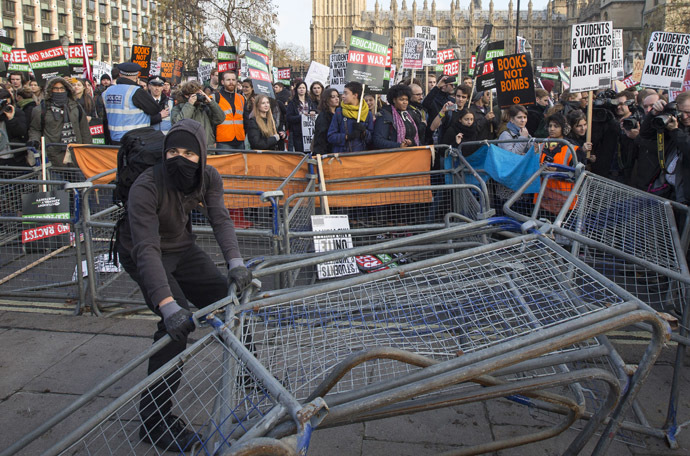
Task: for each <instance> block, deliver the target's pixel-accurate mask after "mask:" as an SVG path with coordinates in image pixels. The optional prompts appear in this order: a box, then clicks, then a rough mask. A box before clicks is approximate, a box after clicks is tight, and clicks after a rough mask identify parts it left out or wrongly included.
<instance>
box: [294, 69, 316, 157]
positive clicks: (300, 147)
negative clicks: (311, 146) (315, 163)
mask: <svg viewBox="0 0 690 456" xmlns="http://www.w3.org/2000/svg"><path fill="white" fill-rule="evenodd" d="M317 106H318V105H316V104H315V103H314V101H313V100H312V99H311V98H310V97H309V96H308V95H307V84H306V83H305V82H304V81H302V82H300V83H298V84H297V86H296V87H295V95H294V96H293V97H292V100H290V103H288V106H287V124H288V128H289V129H290V136H291V137H292V144H293V147H294V150H295V151H297V152H304V141H303V138H302V115H303V114H304V115H308V116H312V117H314V116H316V109H317Z"/></svg>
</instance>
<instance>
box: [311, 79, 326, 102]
mask: <svg viewBox="0 0 690 456" xmlns="http://www.w3.org/2000/svg"><path fill="white" fill-rule="evenodd" d="M322 93H323V84H321V83H320V82H319V81H314V82H312V83H311V86H310V87H309V98H311V101H313V102H314V104H315V105H316V106H318V105H319V103H320V102H321V94H322Z"/></svg>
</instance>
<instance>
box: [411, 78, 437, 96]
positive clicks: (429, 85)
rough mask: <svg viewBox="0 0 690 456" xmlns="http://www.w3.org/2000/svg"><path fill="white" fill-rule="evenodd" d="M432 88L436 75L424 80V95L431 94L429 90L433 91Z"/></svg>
mask: <svg viewBox="0 0 690 456" xmlns="http://www.w3.org/2000/svg"><path fill="white" fill-rule="evenodd" d="M413 84H414V82H413ZM434 87H436V75H435V74H430V75H429V79H427V80H426V93H429V92H431V89H433V88H434Z"/></svg>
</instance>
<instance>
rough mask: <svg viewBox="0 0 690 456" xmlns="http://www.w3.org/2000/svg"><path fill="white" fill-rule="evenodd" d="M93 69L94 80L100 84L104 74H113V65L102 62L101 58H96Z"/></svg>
mask: <svg viewBox="0 0 690 456" xmlns="http://www.w3.org/2000/svg"><path fill="white" fill-rule="evenodd" d="M92 71H93V80H94V81H96V82H97V83H99V84H100V82H101V76H103V75H104V74H107V75H108V76H112V72H113V67H112V65H109V64H107V63H105V62H101V61H100V60H95V61H94V62H93V69H92Z"/></svg>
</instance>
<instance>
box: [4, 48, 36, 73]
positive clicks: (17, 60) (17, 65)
mask: <svg viewBox="0 0 690 456" xmlns="http://www.w3.org/2000/svg"><path fill="white" fill-rule="evenodd" d="M10 71H19V72H22V73H29V72H30V71H31V67H30V66H29V56H28V54H27V52H26V49H23V48H12V52H10V61H9V64H8V65H7V72H8V73H9V72H10Z"/></svg>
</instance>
